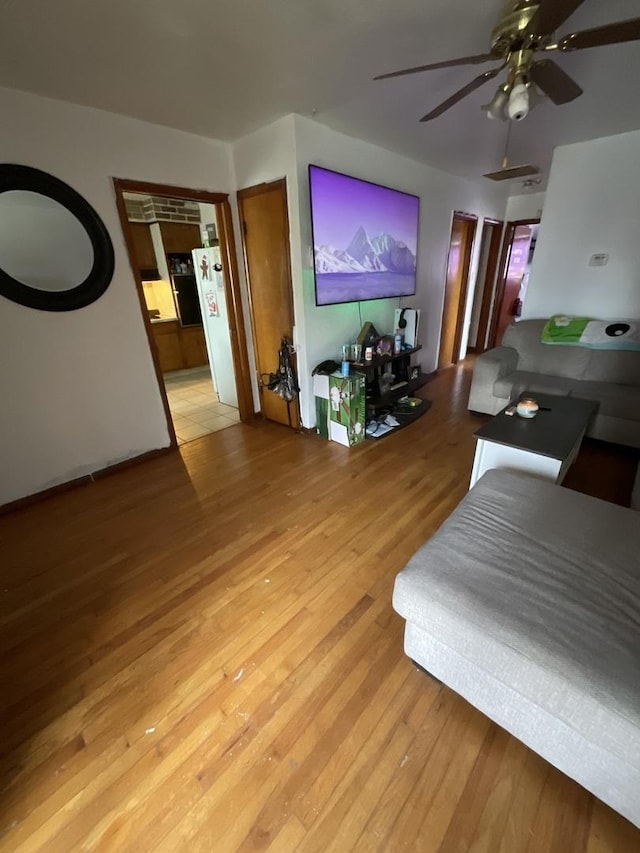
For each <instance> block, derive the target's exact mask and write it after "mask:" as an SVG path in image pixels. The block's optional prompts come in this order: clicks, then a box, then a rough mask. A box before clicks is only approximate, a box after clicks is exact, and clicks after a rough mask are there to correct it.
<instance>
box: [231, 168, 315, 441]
mask: <svg viewBox="0 0 640 853" xmlns="http://www.w3.org/2000/svg"><path fill="white" fill-rule="evenodd" d="M238 210H239V214H240V223H241V228H242V244H243V249H244V260H245V268H246V273H247V283H248V286H249V306H250V311H251V326H252V329H253V343H254V348H255V355H256V370H257V374H258V385H259V388H260V408H261V410H262V414H263V415H264V417H265V418H267V419H268V420H270V421H275V422H276V423H279V424H284V425H285V426H290V427H293V428H294V429H299V427H300V408H299V403H298V399H297V398H296V399H295V400H293V401H292V402H291V403H288V402H286V401H285V400H284V399H283V398H282V397H280V396H279V395H278V394H275V393H274V392H273V391H270V390H269V389H268V388H267V387H266V384H265V383H266V381H267V379H268V377H269V374H271V373H275V372H276V371H277V369H278V351H279V350H280V347H281V343H282V339H283V338H284V337H286V338H287V340H288V341H289V342H290V343H292V342H293V326H294V315H293V288H292V284H291V263H290V257H291V256H290V250H289V217H288V213H287V185H286V181H285V180H284V179H283V180H279V181H273V182H272V183H268V184H260V185H258V186H254V187H248V188H247V189H244V190H240V191H239V192H238ZM293 358H294V360H295V356H293Z"/></svg>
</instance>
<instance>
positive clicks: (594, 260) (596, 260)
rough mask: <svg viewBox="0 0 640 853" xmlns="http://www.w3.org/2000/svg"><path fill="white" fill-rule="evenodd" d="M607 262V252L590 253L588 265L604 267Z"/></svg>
mask: <svg viewBox="0 0 640 853" xmlns="http://www.w3.org/2000/svg"><path fill="white" fill-rule="evenodd" d="M608 262H609V253H608V252H600V253H599V254H597V255H591V257H590V258H589V266H590V267H604V266H606V265H607V263H608Z"/></svg>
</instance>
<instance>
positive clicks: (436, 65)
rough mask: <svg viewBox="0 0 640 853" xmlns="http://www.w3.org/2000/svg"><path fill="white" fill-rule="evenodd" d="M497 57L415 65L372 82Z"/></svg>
mask: <svg viewBox="0 0 640 853" xmlns="http://www.w3.org/2000/svg"><path fill="white" fill-rule="evenodd" d="M497 58H499V57H496V56H494V55H493V54H492V53H480V54H478V55H477V56H463V57H462V58H461V59H447V60H445V61H444V62H433V63H431V65H417V66H416V67H415V68H405V69H404V70H403V71H391V72H390V73H389V74H379V75H378V76H377V77H374V78H373V79H374V80H388V79H389V78H390V77H404V75H405V74H419V73H420V72H421V71H434V70H435V69H436V68H453V66H454V65H480V64H481V63H483V62H491V60H494V61H495V60H496V59H497Z"/></svg>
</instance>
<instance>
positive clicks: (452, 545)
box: [393, 470, 640, 826]
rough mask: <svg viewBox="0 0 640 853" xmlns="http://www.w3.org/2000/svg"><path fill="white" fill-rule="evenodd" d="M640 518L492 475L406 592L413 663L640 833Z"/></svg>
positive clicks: (409, 573)
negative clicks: (588, 792)
mask: <svg viewBox="0 0 640 853" xmlns="http://www.w3.org/2000/svg"><path fill="white" fill-rule="evenodd" d="M638 522H639V519H638V514H637V513H636V512H634V511H633V510H629V509H625V508H623V507H619V506H616V505H614V504H610V503H606V502H605V501H600V500H597V499H595V498H591V497H588V496H587V495H582V494H579V493H577V492H572V491H569V490H568V489H564V488H562V487H561V486H555V485H553V484H550V483H547V482H543V481H540V480H536V479H534V478H532V477H529V476H526V475H523V474H517V473H513V472H508V471H498V470H493V471H489V472H488V473H487V474H485V475H484V476H483V477H482V478H481V480H480V481H479V482H478V483H477V484H476V485H475V486H474V487H473V489H472V490H471V491H470V492H469V494H468V495H467V496H466V497H465V498H464V500H463V501H462V502H461V503H460V505H459V506H458V508H457V509H456V510H455V511H454V512H453V514H452V515H451V516H450V517H449V519H448V520H447V521H446V522H445V523H444V524H443V525H442V527H441V528H440V530H438V532H437V533H436V534H435V535H434V536H433V537H432V538H431V539H430V540H429V542H427V543H426V545H424V546H423V547H422V548H421V549H420V550H419V551H418V552H417V553H416V554H415V555H414V557H413V558H412V559H411V560H410V562H409V564H408V565H407V567H406V568H405V569H404V570H403V571H402V572H400V574H399V575H398V577H397V578H396V582H395V588H394V594H393V606H394V608H395V610H396V611H397V612H398V613H399V614H400V615H401V616H403V617H404V618H405V619H406V623H407V624H406V630H405V651H406V653H407V655H409V657H410V658H412V659H413V660H414V661H416V663H418V664H420V665H421V666H422V667H424V668H425V669H427V670H428V671H429V672H431V673H432V674H433V675H434V676H435V677H436V678H438V679H440V680H441V681H442V682H444V683H445V684H447V685H448V686H449V687H451V688H452V689H453V690H455V691H456V692H457V693H459V694H460V695H461V696H463V697H464V698H465V699H466V700H467V701H469V702H470V703H471V704H473V705H475V706H476V707H477V708H478V709H479V710H481V711H482V712H483V713H485V714H486V715H487V716H488V717H490V718H491V719H492V720H494V721H495V722H496V723H498V724H499V725H500V726H502V727H503V728H505V729H506V730H507V731H509V732H511V734H513V735H514V736H515V737H517V738H519V739H520V740H521V741H523V742H524V743H525V744H527V745H528V746H529V747H530V748H531V749H533V750H534V751H535V752H537V753H539V754H540V755H542V756H543V757H544V758H546V759H547V760H548V761H549V762H550V763H551V764H553V765H554V766H556V767H558V768H559V769H560V770H562V771H563V772H564V773H566V774H567V775H568V776H570V777H571V778H573V779H575V780H576V781H577V782H579V783H580V784H581V785H583V786H584V787H585V788H587V789H588V790H589V791H591V792H592V793H593V794H595V796H597V797H598V798H600V799H601V800H603V801H604V802H605V803H607V804H608V805H610V806H611V807H612V808H614V809H615V810H616V811H618V812H620V813H621V814H622V815H624V816H625V817H626V818H628V819H629V820H630V821H632V822H633V823H634V824H635V825H636V826H640V524H639V523H638Z"/></svg>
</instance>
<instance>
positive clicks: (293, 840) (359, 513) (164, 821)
mask: <svg viewBox="0 0 640 853" xmlns="http://www.w3.org/2000/svg"><path fill="white" fill-rule="evenodd" d="M468 381H469V369H468V368H466V369H465V368H464V367H461V368H457V369H456V368H451V369H449V370H447V371H444V372H443V374H442V375H440V376H439V377H438V378H437V379H436V380H435V381H434V382H433V383H431V384H429V385H428V386H426V387H425V389H423V390H424V392H425V396H427V397H429V398H430V399H432V400H433V401H434V405H433V407H432V409H431V411H430V412H429V413H428V414H427V415H426V416H425V417H424V418H422V419H421V420H419V421H417V422H416V423H414V424H413V425H411V426H410V427H408V428H407V429H405V430H404V431H402V432H399V433H397V434H395V435H391V436H389V437H387V438H385V439H383V440H382V441H379V442H367V443H366V444H365V445H362V446H360V447H358V448H354V449H352V450H349V449H347V448H343V447H340V446H339V445H336V444H331V443H328V442H324V441H322V440H321V439H319V438H318V437H316V436H312V435H299V434H296V433H295V432H293V431H291V430H288V429H286V428H284V427H279V426H277V425H270V424H262V425H257V426H245V425H238V426H234V427H231V428H229V429H225V430H223V431H221V432H216V433H214V434H213V435H209V436H206V437H204V438H202V439H198V440H196V441H194V442H191V443H189V444H188V445H185V446H184V447H183V448H181V449H180V451H179V452H176V453H174V454H172V455H171V456H165V457H161V458H157V459H155V460H152V461H148V462H146V463H143V464H141V465H139V466H136V467H133V468H130V469H128V470H125V471H122V472H120V473H118V474H115V475H113V476H111V477H107V478H104V479H102V480H98V481H97V482H95V483H93V484H91V485H89V486H85V487H82V488H78V489H75V490H73V491H70V492H67V493H64V494H60V495H57V496H55V497H53V498H51V499H49V500H46V501H44V502H42V503H40V504H38V505H35V506H32V507H29V508H26V509H23V510H21V511H19V512H16V513H14V514H12V515H9V516H6V517H4V518H2V519H0V537H1V541H2V586H1V587H0V596H1V597H0V601H1V602H2V623H3V624H2V634H1V646H0V649H1V651H2V654H3V666H2V699H3V706H4V709H3V711H4V714H3V722H2V740H3V747H4V749H3V753H4V757H3V759H2V771H3V775H4V780H5V783H6V789H5V791H4V793H3V795H2V799H1V803H0V812H1V815H0V832H1V838H0V850H2V851H12V853H13V851H36V850H38V851H40V850H42V851H47V853H57V851H88V850H100V851H118V853H120V851H137V853H141V851H154V850H159V851H174V850H177V851H189V853H197V851H215V853H227V851H237V850H242V851H249V850H263V849H269V850H273V851H277V852H278V853H288V851H294V850H300V851H318V853H320V851H322V853H325V851H339V853H344V852H345V851H363V853H369V851H420V853H430V851H447V853H448V852H449V851H467V850H474V851H488V853H519V851H544V853H554V851H557V853H583V851H585V853H605V851H608V853H613V851H615V853H626V851H637V850H640V832H639V831H638V830H636V829H634V828H633V827H632V826H631V825H630V824H629V823H627V822H626V821H625V820H624V819H623V818H621V817H620V816H618V815H616V814H615V813H614V812H613V811H611V809H609V808H607V807H606V806H604V805H602V804H601V803H600V802H598V801H596V800H594V799H593V797H591V796H590V795H589V794H587V793H586V792H585V791H584V790H583V789H582V788H581V787H579V786H578V785H577V784H575V783H574V782H572V781H570V780H569V779H567V778H566V777H565V776H563V775H562V774H561V773H559V772H558V771H556V770H554V769H553V768H552V767H550V766H549V765H548V764H547V763H546V762H545V761H544V760H543V759H541V758H539V757H537V756H536V755H535V754H533V753H532V752H530V751H529V750H528V749H527V748H526V747H524V746H522V745H521V744H520V743H519V742H518V741H516V740H514V739H513V738H512V737H510V736H509V735H507V734H506V733H505V732H504V731H502V730H501V729H499V728H497V727H496V726H495V725H493V724H492V723H490V722H489V721H488V720H487V718H486V717H484V716H483V715H482V714H480V713H479V712H477V711H476V710H474V709H473V708H472V707H471V706H470V705H468V704H467V703H466V702H465V701H463V700H462V699H460V698H458V697H457V696H456V695H455V694H454V693H452V692H451V691H450V690H448V689H447V688H446V687H443V686H441V685H440V684H438V683H436V682H435V681H434V680H432V679H430V678H429V677H428V676H427V675H425V674H423V673H422V672H419V671H418V670H416V669H415V668H414V667H413V666H412V664H411V663H410V661H409V660H408V659H407V658H406V657H405V656H404V654H403V650H402V627H403V623H402V620H401V619H400V618H399V617H398V616H397V615H396V614H395V613H394V612H393V610H392V608H391V604H390V600H391V590H392V585H393V580H394V577H395V574H396V573H397V572H398V571H399V570H400V569H401V568H402V567H403V565H404V564H405V563H406V561H407V560H408V558H409V557H410V556H411V554H412V553H413V552H414V551H415V550H416V549H417V548H418V546H419V545H420V544H422V543H423V542H424V541H425V540H426V539H427V538H428V537H429V535H430V534H431V533H432V532H433V531H434V530H435V529H436V528H437V527H438V525H439V524H440V523H441V522H442V521H443V520H444V519H445V518H446V516H447V515H448V514H449V513H450V512H451V510H452V509H453V507H454V506H455V505H456V503H457V502H458V501H459V499H460V498H461V497H462V496H463V495H464V494H465V492H466V490H467V484H468V479H469V472H470V468H471V459H472V454H473V439H472V433H473V430H474V429H475V428H476V427H477V423H478V422H477V421H476V420H474V419H473V418H472V417H471V416H470V415H468V413H467V412H466V408H465V406H466V399H467V389H468Z"/></svg>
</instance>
